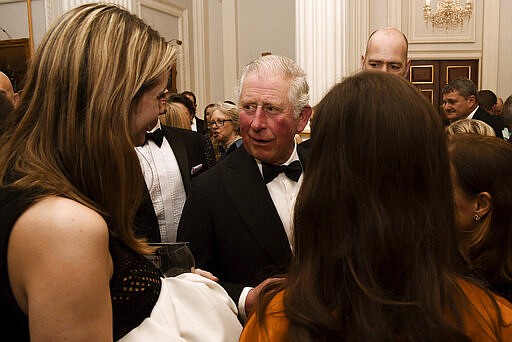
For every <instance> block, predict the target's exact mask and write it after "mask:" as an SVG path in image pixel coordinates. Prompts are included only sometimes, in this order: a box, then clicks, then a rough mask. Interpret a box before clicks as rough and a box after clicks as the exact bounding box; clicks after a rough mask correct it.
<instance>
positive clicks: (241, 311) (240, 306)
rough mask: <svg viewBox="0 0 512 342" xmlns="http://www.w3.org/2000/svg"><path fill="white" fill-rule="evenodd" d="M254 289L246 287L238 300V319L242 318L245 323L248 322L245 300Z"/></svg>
mask: <svg viewBox="0 0 512 342" xmlns="http://www.w3.org/2000/svg"><path fill="white" fill-rule="evenodd" d="M252 289H253V288H252V287H244V289H243V290H242V293H240V297H239V298H238V317H240V319H241V320H242V322H243V323H245V322H246V321H247V315H246V314H245V299H246V298H247V294H248V293H249V291H251V290H252Z"/></svg>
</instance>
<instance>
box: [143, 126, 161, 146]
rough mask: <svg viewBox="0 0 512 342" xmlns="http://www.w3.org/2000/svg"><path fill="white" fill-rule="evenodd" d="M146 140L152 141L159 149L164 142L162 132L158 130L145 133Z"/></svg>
mask: <svg viewBox="0 0 512 342" xmlns="http://www.w3.org/2000/svg"><path fill="white" fill-rule="evenodd" d="M146 140H153V141H154V142H155V144H156V145H157V146H158V147H160V146H162V143H163V141H164V132H162V130H161V129H160V128H158V129H157V130H156V131H154V132H146Z"/></svg>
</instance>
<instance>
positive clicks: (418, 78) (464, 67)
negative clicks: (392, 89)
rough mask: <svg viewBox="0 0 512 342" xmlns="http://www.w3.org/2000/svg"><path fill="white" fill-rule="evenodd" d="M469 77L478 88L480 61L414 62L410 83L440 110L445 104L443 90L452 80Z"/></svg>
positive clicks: (412, 62)
mask: <svg viewBox="0 0 512 342" xmlns="http://www.w3.org/2000/svg"><path fill="white" fill-rule="evenodd" d="M458 77H467V78H469V79H470V80H472V81H473V82H474V83H475V84H476V86H477V88H478V60H477V59H470V60H412V61H411V67H410V69H409V81H411V83H412V84H414V85H415V86H416V87H417V88H418V89H419V90H420V91H421V92H422V94H424V95H425V97H426V98H427V99H428V100H429V101H430V102H431V103H432V104H433V105H434V107H435V108H436V109H438V110H439V109H440V108H441V105H442V103H443V95H442V90H443V88H444V86H445V85H447V84H448V82H450V81H451V80H453V79H455V78H458Z"/></svg>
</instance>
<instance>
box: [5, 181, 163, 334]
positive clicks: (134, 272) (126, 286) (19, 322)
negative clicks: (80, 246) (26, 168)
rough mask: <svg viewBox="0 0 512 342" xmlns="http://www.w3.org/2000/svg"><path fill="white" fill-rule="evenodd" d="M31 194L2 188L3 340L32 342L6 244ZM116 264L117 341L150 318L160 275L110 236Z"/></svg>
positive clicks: (114, 309)
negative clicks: (11, 276)
mask: <svg viewBox="0 0 512 342" xmlns="http://www.w3.org/2000/svg"><path fill="white" fill-rule="evenodd" d="M32 202H33V201H32V200H30V199H29V198H28V194H26V193H22V192H19V191H6V190H4V189H0V312H1V313H2V316H3V317H4V318H3V319H1V320H0V341H29V330H28V319H27V316H26V315H25V314H24V313H23V312H22V311H21V309H20V308H19V307H18V305H17V303H16V300H15V298H14V295H13V293H12V290H11V287H10V284H9V278H8V272H7V242H8V240H9V236H10V233H11V230H12V227H13V225H14V223H15V222H16V220H17V219H18V218H19V217H20V215H21V214H22V213H23V212H24V211H25V210H26V209H27V208H28V207H29V206H30V205H31V204H32ZM109 250H110V254H111V256H112V260H113V263H114V273H113V276H112V279H111V280H110V295H111V298H112V312H113V329H114V331H113V334H114V339H115V340H118V339H119V338H121V337H123V336H124V335H126V334H127V333H128V332H129V331H130V330H132V329H133V328H135V327H136V326H138V325H139V324H140V323H142V321H143V320H144V319H145V318H146V317H149V315H150V314H151V310H152V309H153V307H154V305H155V303H156V301H157V299H158V296H159V295H160V285H161V280H160V273H159V271H158V270H157V269H156V268H155V267H154V265H153V264H152V263H151V262H150V261H149V260H148V259H146V258H145V257H144V256H143V255H140V254H138V253H136V252H134V251H132V250H131V249H129V248H128V247H127V246H126V245H125V244H124V243H123V242H122V241H121V240H119V239H117V238H115V237H113V236H111V238H110V242H109Z"/></svg>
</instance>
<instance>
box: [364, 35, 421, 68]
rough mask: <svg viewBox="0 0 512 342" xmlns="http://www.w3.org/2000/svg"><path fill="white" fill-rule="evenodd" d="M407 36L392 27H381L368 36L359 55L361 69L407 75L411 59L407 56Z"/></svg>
mask: <svg viewBox="0 0 512 342" xmlns="http://www.w3.org/2000/svg"><path fill="white" fill-rule="evenodd" d="M408 46H409V43H408V41H407V37H405V35H404V34H403V33H402V32H400V31H399V30H397V29H396V28H394V27H386V28H381V29H378V30H376V31H374V32H373V33H372V34H371V35H370V37H369V38H368V43H367V44H366V52H365V54H364V56H361V67H362V68H363V70H378V71H384V72H389V73H393V74H396V75H399V76H402V77H407V74H408V72H409V66H410V64H411V61H410V60H409V59H408V58H407V51H408Z"/></svg>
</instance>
